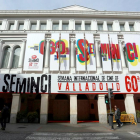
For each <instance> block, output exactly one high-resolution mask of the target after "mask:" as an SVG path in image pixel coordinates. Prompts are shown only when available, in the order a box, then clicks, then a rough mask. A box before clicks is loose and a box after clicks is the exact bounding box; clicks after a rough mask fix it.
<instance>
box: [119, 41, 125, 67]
mask: <svg viewBox="0 0 140 140" xmlns="http://www.w3.org/2000/svg"><path fill="white" fill-rule="evenodd" d="M122 43H123V42H122V41H121V40H119V49H120V55H121V62H122V67H123V68H124V67H125V60H124V53H123V45H122Z"/></svg>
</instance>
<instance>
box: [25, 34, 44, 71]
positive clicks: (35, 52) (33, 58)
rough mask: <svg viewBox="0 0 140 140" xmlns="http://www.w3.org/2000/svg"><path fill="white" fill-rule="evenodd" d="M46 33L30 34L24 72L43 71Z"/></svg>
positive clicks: (28, 35)
mask: <svg viewBox="0 0 140 140" xmlns="http://www.w3.org/2000/svg"><path fill="white" fill-rule="evenodd" d="M44 39H45V33H28V34H27V43H26V51H25V59H24V68H23V70H24V71H42V67H43V55H44Z"/></svg>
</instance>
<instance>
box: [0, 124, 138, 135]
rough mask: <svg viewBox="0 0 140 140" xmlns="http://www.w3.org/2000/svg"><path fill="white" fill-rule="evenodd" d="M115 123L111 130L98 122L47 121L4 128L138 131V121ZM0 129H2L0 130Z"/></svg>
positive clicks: (59, 131)
mask: <svg viewBox="0 0 140 140" xmlns="http://www.w3.org/2000/svg"><path fill="white" fill-rule="evenodd" d="M116 125H117V124H116V123H114V129H115V130H111V126H109V124H100V123H91V122H90V123H78V124H70V123H48V124H44V125H42V124H31V123H27V124H25V123H17V124H7V126H6V130H5V131H7V132H8V131H9V132H13V133H14V132H19V133H24V132H31V133H32V132H58V133H90V132H96V133H97V132H98V133H100V132H113V133H114V132H132V131H135V132H139V131H140V123H138V124H137V125H134V124H131V123H124V125H123V126H122V127H121V128H117V126H116ZM1 131H2V130H1Z"/></svg>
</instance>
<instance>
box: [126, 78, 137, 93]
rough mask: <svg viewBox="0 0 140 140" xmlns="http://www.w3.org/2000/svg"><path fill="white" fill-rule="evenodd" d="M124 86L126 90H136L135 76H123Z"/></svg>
mask: <svg viewBox="0 0 140 140" xmlns="http://www.w3.org/2000/svg"><path fill="white" fill-rule="evenodd" d="M125 87H126V90H127V91H128V92H131V90H133V91H134V92H137V91H138V82H137V78H136V76H131V77H130V76H125Z"/></svg>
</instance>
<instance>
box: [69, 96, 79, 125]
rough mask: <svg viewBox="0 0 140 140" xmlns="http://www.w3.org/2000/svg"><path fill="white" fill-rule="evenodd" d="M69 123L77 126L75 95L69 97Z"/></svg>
mask: <svg viewBox="0 0 140 140" xmlns="http://www.w3.org/2000/svg"><path fill="white" fill-rule="evenodd" d="M70 123H71V124H77V95H70Z"/></svg>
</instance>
